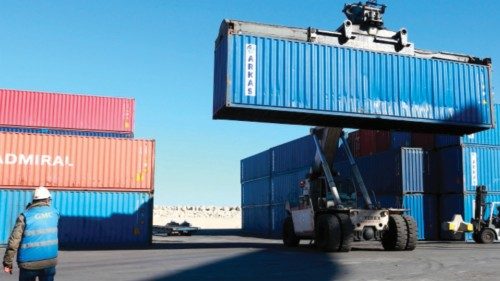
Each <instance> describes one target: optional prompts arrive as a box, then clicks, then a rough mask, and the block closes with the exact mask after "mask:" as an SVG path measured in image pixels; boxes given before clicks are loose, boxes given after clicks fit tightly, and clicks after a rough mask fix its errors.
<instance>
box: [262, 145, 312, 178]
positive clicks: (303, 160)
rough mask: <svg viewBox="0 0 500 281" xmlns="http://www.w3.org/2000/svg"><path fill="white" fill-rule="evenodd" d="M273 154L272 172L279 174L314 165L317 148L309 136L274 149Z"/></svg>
mask: <svg viewBox="0 0 500 281" xmlns="http://www.w3.org/2000/svg"><path fill="white" fill-rule="evenodd" d="M271 152H272V172H273V173H274V174H277V173H282V172H288V171H291V170H295V169H302V168H304V167H311V166H312V165H313V164H314V156H315V155H316V146H315V145H314V140H313V137H312V136H311V135H308V136H304V137H301V138H298V139H295V140H293V141H290V142H287V143H284V144H282V145H279V146H276V147H273V148H272V149H271Z"/></svg>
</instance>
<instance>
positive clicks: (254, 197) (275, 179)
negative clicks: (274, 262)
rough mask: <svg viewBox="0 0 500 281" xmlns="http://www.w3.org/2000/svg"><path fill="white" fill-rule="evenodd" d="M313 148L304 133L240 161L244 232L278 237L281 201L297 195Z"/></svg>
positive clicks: (280, 223)
mask: <svg viewBox="0 0 500 281" xmlns="http://www.w3.org/2000/svg"><path fill="white" fill-rule="evenodd" d="M315 151H316V150H315V147H314V142H313V140H312V138H311V137H309V136H306V137H303V138H299V139H297V140H294V141H291V142H289V143H286V144H283V145H280V146H277V147H273V148H271V149H269V150H266V151H263V152H261V153H259V154H256V155H254V156H252V157H249V158H246V159H243V160H242V161H241V176H242V177H241V195H242V199H241V202H242V228H243V231H244V232H246V233H248V234H251V235H257V236H265V237H280V236H281V232H282V225H283V220H284V219H285V217H286V213H285V202H286V201H287V199H289V198H296V197H298V195H299V192H300V188H299V185H298V184H299V181H300V180H302V179H304V178H305V177H306V175H307V173H308V172H309V169H310V167H311V165H312V163H313V161H314V154H315Z"/></svg>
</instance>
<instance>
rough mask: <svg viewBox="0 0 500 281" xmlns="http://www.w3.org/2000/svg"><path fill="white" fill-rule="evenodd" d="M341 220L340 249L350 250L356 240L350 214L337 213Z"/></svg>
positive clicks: (342, 250)
mask: <svg viewBox="0 0 500 281" xmlns="http://www.w3.org/2000/svg"><path fill="white" fill-rule="evenodd" d="M337 217H338V219H339V221H340V232H341V239H342V241H341V242H340V248H339V251H341V252H349V251H350V250H351V246H352V241H353V240H354V227H353V225H352V221H351V218H350V217H349V215H348V214H342V213H341V214H337Z"/></svg>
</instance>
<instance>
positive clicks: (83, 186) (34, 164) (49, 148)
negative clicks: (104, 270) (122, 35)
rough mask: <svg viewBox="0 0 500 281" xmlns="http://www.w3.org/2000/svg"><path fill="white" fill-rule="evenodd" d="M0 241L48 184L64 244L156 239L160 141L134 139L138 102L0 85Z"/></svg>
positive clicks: (119, 243) (112, 243)
mask: <svg viewBox="0 0 500 281" xmlns="http://www.w3.org/2000/svg"><path fill="white" fill-rule="evenodd" d="M0 109H1V111H0V126H1V127H0V203H1V205H2V206H6V208H4V209H5V210H4V211H3V212H2V213H0V220H1V221H0V223H1V224H2V225H5V226H6V227H5V228H4V230H3V231H2V233H0V244H6V243H7V239H8V235H9V233H10V230H11V229H12V226H13V224H14V222H15V219H16V217H17V216H18V215H19V213H21V212H22V211H23V210H24V208H25V207H26V204H28V202H30V201H31V190H33V189H34V188H35V187H37V186H40V185H44V186H46V187H47V188H49V189H50V190H51V193H52V197H53V204H54V206H55V207H56V208H57V209H58V210H59V212H60V214H61V219H60V227H59V240H60V245H61V246H65V247H86V246H133V245H145V244H148V243H150V242H151V224H152V211H153V208H152V207H153V202H152V201H153V191H154V188H153V187H154V182H153V178H154V159H155V158H154V152H155V143H154V141H151V140H136V139H132V137H133V124H134V100H133V99H125V98H105V97H94V96H82V95H68V94H54V93H39V92H30V91H15V90H0Z"/></svg>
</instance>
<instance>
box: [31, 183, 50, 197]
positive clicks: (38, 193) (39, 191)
mask: <svg viewBox="0 0 500 281" xmlns="http://www.w3.org/2000/svg"><path fill="white" fill-rule="evenodd" d="M47 198H50V192H49V190H48V189H47V188H46V187H45V186H40V187H37V188H36V189H35V192H33V200H42V199H47Z"/></svg>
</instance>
